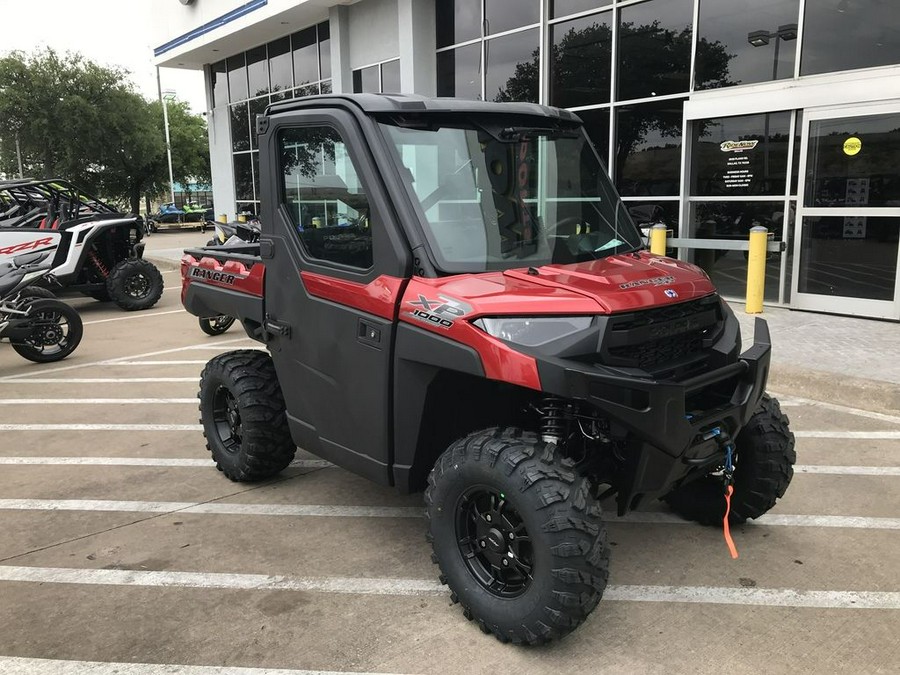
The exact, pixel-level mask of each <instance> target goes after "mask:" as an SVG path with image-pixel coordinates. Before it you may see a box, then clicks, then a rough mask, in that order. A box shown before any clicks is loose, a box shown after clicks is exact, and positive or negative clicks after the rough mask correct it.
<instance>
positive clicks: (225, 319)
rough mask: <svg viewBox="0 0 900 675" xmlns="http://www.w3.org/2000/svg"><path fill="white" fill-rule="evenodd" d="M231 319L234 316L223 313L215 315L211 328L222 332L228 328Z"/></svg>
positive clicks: (232, 319)
mask: <svg viewBox="0 0 900 675" xmlns="http://www.w3.org/2000/svg"><path fill="white" fill-rule="evenodd" d="M233 321H234V318H232V317H230V316H227V315H224V314H223V315H222V316H217V317H216V318H215V319H213V321H212V324H213V328H215V329H216V330H220V331H222V332H224V331H226V330H228V328H229V327H230V326H231V324H232V322H233Z"/></svg>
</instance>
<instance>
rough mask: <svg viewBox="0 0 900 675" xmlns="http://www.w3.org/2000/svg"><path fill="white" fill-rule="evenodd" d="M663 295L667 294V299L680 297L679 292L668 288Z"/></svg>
mask: <svg viewBox="0 0 900 675" xmlns="http://www.w3.org/2000/svg"><path fill="white" fill-rule="evenodd" d="M663 293H665V294H666V297H667V298H677V297H678V292H677V291H674V290H672V289H671V288H667V289H666V290H664V291H663Z"/></svg>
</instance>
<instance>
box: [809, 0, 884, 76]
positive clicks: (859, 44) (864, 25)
mask: <svg viewBox="0 0 900 675" xmlns="http://www.w3.org/2000/svg"><path fill="white" fill-rule="evenodd" d="M803 23H804V25H803V53H802V55H801V59H800V74H801V75H813V74H816V73H829V72H833V71H836V70H852V69H855V68H872V67H874V66H886V65H890V64H895V63H897V61H898V55H900V7H898V5H897V3H896V2H883V1H879V0H829V1H827V2H823V1H821V0H820V1H818V2H807V3H806V10H805V13H804V19H803Z"/></svg>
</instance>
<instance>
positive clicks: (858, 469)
mask: <svg viewBox="0 0 900 675" xmlns="http://www.w3.org/2000/svg"><path fill="white" fill-rule="evenodd" d="M794 473H817V474H825V475H830V476H900V466H839V465H835V466H826V465H817V464H797V465H796V466H795V467H794Z"/></svg>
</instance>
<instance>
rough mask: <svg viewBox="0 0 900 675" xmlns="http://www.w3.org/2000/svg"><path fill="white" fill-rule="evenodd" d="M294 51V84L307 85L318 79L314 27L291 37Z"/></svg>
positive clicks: (317, 58)
mask: <svg viewBox="0 0 900 675" xmlns="http://www.w3.org/2000/svg"><path fill="white" fill-rule="evenodd" d="M291 46H292V47H293V50H294V84H308V83H309V82H315V81H317V80H318V79H319V57H318V47H317V46H316V27H315V26H312V27H310V28H307V29H305V30H301V31H300V32H298V33H294V34H293V35H292V36H291Z"/></svg>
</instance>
